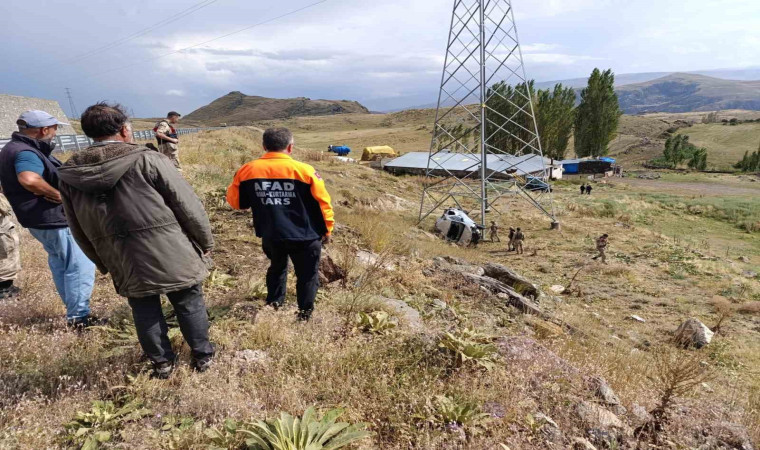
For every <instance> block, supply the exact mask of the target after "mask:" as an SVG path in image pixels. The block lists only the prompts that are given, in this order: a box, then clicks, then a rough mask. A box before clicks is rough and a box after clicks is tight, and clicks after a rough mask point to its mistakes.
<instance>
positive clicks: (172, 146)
mask: <svg viewBox="0 0 760 450" xmlns="http://www.w3.org/2000/svg"><path fill="white" fill-rule="evenodd" d="M179 118H180V113H178V112H176V111H170V112H169V114H167V115H166V119H162V120H160V121H159V122H158V123H157V124H156V127H155V128H154V129H153V131H154V132H155V133H156V141H158V151H160V152H161V153H163V154H164V155H166V156H168V157H169V159H170V160H171V161H172V163H173V164H174V167H176V168H177V169H180V166H179V135H177V129H176V128H175V125H177V123H178V122H179Z"/></svg>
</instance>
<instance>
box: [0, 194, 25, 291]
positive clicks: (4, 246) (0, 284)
mask: <svg viewBox="0 0 760 450" xmlns="http://www.w3.org/2000/svg"><path fill="white" fill-rule="evenodd" d="M12 216H13V210H12V209H11V205H10V203H8V200H6V198H5V196H4V195H2V194H0V300H5V299H10V298H14V297H17V296H18V294H19V292H20V291H21V289H19V288H18V287H17V286H14V285H13V281H14V280H15V279H16V277H18V273H19V272H20V271H21V260H20V258H19V251H18V247H19V240H18V231H16V224H14V223H13V219H12V218H11V217H12Z"/></svg>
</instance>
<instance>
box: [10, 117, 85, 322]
mask: <svg viewBox="0 0 760 450" xmlns="http://www.w3.org/2000/svg"><path fill="white" fill-rule="evenodd" d="M16 125H18V129H19V131H17V132H15V133H13V135H12V136H11V141H10V142H8V143H7V144H6V145H5V147H3V149H2V151H0V182H2V186H3V193H4V194H5V196H6V198H7V199H8V202H9V203H10V204H11V206H12V207H13V212H14V213H15V214H16V219H17V220H18V222H19V223H20V224H21V226H22V227H24V228H27V229H28V230H29V232H30V233H31V235H32V236H34V238H35V239H37V240H38V241H39V242H40V243H41V244H42V247H43V248H44V249H45V251H46V252H47V254H48V265H49V266H50V272H51V273H52V275H53V282H54V283H55V287H56V289H57V290H58V294H59V295H60V296H61V299H62V300H63V303H64V304H65V305H66V320H67V324H68V326H70V327H72V328H76V329H83V328H86V327H88V326H90V325H93V324H96V323H99V322H100V321H99V320H98V319H96V318H94V317H92V316H90V295H92V288H93V285H94V284H95V265H94V264H93V263H92V261H90V260H89V259H88V258H87V256H85V254H84V253H83V252H82V250H81V249H80V248H79V246H78V245H77V243H76V241H75V240H74V238H73V237H72V236H71V232H70V230H69V225H68V223H67V222H66V216H65V214H64V212H63V206H62V205H61V194H60V192H59V191H58V168H59V167H60V166H61V162H60V161H58V159H56V158H55V157H54V156H53V155H52V153H53V150H54V149H55V142H54V141H53V139H54V138H55V135H56V132H57V131H58V125H66V124H64V123H62V122H58V120H57V119H56V118H55V117H53V116H51V115H50V114H48V113H46V112H44V111H27V112H25V113H23V114H21V117H19V118H18V120H17V121H16Z"/></svg>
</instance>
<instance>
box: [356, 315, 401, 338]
mask: <svg viewBox="0 0 760 450" xmlns="http://www.w3.org/2000/svg"><path fill="white" fill-rule="evenodd" d="M356 322H357V328H359V329H360V330H362V331H365V332H368V333H374V334H385V333H387V332H389V331H390V330H392V329H394V328H396V327H397V326H398V322H397V321H396V320H395V319H394V318H392V317H391V316H390V315H389V314H388V313H387V312H385V311H373V312H370V313H363V312H360V313H359V314H357V317H356Z"/></svg>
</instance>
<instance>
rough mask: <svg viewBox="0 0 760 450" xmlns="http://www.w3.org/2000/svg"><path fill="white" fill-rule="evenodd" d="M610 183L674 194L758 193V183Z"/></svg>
mask: <svg viewBox="0 0 760 450" xmlns="http://www.w3.org/2000/svg"><path fill="white" fill-rule="evenodd" d="M610 183H611V184H627V185H629V186H632V187H635V188H637V189H639V188H641V189H645V190H648V191H657V192H660V193H663V194H675V195H708V196H725V195H760V183H752V184H744V183H742V184H739V183H731V184H728V183H721V182H714V183H710V182H696V181H684V182H681V181H663V180H644V179H639V178H619V179H615V180H614V181H611V182H610Z"/></svg>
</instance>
